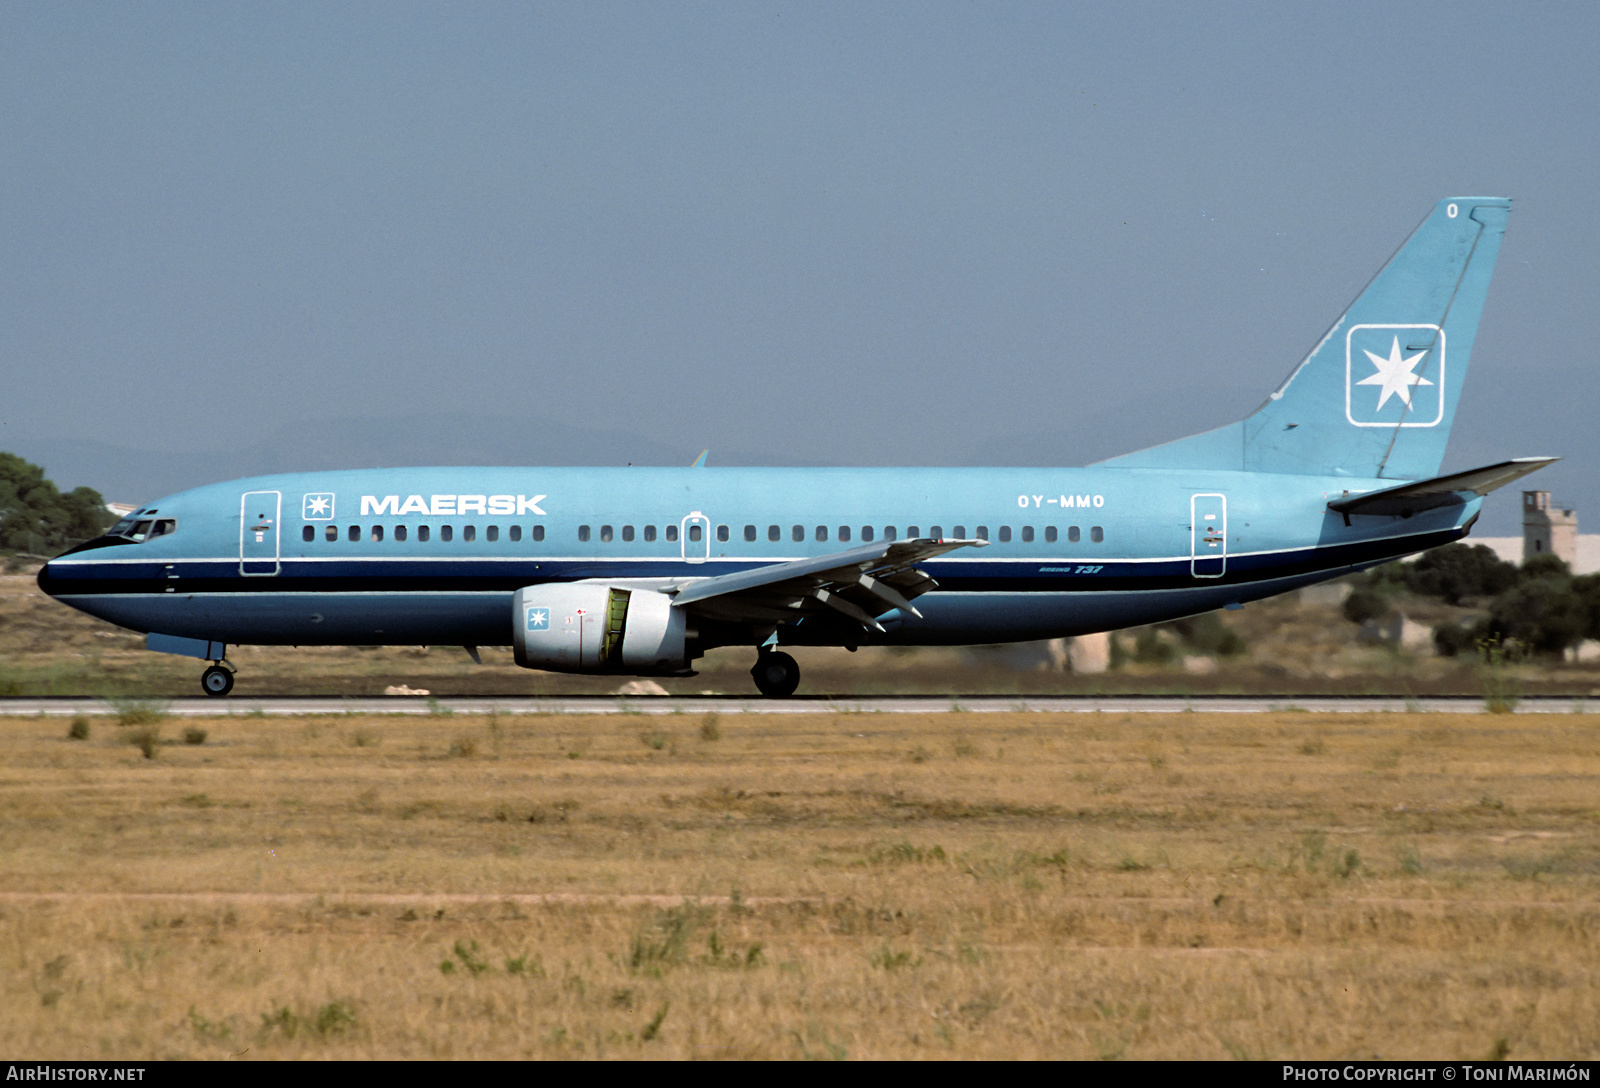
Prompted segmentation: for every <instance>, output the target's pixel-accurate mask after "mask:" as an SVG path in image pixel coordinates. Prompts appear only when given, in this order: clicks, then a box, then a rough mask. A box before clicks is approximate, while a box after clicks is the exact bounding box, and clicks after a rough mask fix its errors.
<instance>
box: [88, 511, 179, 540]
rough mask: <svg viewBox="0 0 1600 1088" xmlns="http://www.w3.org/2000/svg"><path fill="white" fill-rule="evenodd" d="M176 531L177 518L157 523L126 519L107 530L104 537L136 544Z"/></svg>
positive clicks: (139, 519) (142, 519)
mask: <svg viewBox="0 0 1600 1088" xmlns="http://www.w3.org/2000/svg"><path fill="white" fill-rule="evenodd" d="M177 529H178V519H177V518H162V519H161V520H159V521H157V520H155V519H153V518H138V517H126V518H123V519H122V520H121V521H119V522H117V523H116V524H115V525H113V526H112V527H111V528H109V529H107V530H106V536H119V537H122V538H123V539H124V540H131V541H133V542H134V543H136V544H137V543H139V542H140V541H144V540H154V539H155V538H156V537H158V536H166V535H167V534H169V533H173V532H176V531H177Z"/></svg>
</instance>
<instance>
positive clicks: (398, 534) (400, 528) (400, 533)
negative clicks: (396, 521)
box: [394, 525, 406, 540]
mask: <svg viewBox="0 0 1600 1088" xmlns="http://www.w3.org/2000/svg"><path fill="white" fill-rule="evenodd" d="M394 538H395V539H396V540H404V539H405V538H406V527H405V526H404V525H396V526H395V527H394Z"/></svg>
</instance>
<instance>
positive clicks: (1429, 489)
mask: <svg viewBox="0 0 1600 1088" xmlns="http://www.w3.org/2000/svg"><path fill="white" fill-rule="evenodd" d="M1559 460H1561V458H1559V457H1516V458H1513V459H1512V460H1510V461H1501V462H1500V463H1499V464H1494V465H1485V466H1484V467H1483V468H1475V469H1471V470H1469V471H1467V472H1456V473H1452V474H1451V475H1449V476H1435V477H1434V478H1433V479H1431V480H1421V481H1419V482H1417V483H1414V484H1401V485H1400V486H1399V487H1388V488H1384V489H1383V490H1382V491H1369V492H1367V493H1366V494H1365V495H1352V496H1351V497H1349V498H1341V499H1334V500H1333V501H1332V502H1330V503H1328V509H1330V510H1332V511H1334V512H1335V513H1339V514H1343V515H1344V516H1345V517H1347V518H1348V517H1349V516H1350V515H1351V514H1366V515H1378V516H1383V515H1388V516H1391V517H1395V516H1398V517H1410V516H1411V515H1412V514H1415V513H1418V512H1420V511H1423V510H1432V509H1433V508H1434V507H1437V506H1451V505H1454V504H1456V503H1464V502H1470V501H1472V500H1473V499H1474V498H1478V497H1480V496H1483V495H1487V494H1488V493H1489V492H1491V491H1495V490H1497V489H1499V488H1502V487H1504V486H1506V484H1509V483H1514V482H1515V481H1517V480H1520V479H1522V478H1523V477H1524V476H1526V475H1528V473H1530V472H1537V471H1538V470H1539V469H1541V468H1544V467H1545V466H1546V465H1550V464H1554V463H1555V462H1557V461H1559Z"/></svg>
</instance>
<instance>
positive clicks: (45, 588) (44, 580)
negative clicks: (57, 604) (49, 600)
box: [34, 563, 55, 597]
mask: <svg viewBox="0 0 1600 1088" xmlns="http://www.w3.org/2000/svg"><path fill="white" fill-rule="evenodd" d="M34 581H36V582H38V583H39V589H40V591H41V592H42V593H44V595H45V596H46V597H54V596H55V594H54V593H53V592H52V591H51V589H50V564H49V563H46V564H45V565H44V566H42V567H40V568H39V573H38V574H37V575H36V576H35V577H34Z"/></svg>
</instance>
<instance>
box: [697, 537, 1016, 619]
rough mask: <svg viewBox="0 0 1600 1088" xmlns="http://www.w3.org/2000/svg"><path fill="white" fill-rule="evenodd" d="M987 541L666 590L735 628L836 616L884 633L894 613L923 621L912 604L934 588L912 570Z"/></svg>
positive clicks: (843, 558) (915, 544)
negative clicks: (889, 614) (883, 617)
mask: <svg viewBox="0 0 1600 1088" xmlns="http://www.w3.org/2000/svg"><path fill="white" fill-rule="evenodd" d="M988 543H989V542H988V541H987V540H931V539H927V538H918V539H915V540H884V541H879V542H877V543H873V544H862V545H861V546H860V547H856V548H850V549H848V550H847V551H842V552H834V553H833V554H832V555H819V556H817V557H816V558H813V559H796V560H793V561H791V562H788V563H773V564H771V565H769V566H765V567H756V568H755V569H753V570H743V571H739V572H737V573H735V574H723V575H718V576H717V577H714V578H697V579H694V580H692V581H685V582H681V583H679V584H678V585H677V586H669V587H668V588H667V589H666V592H667V593H669V594H671V595H672V597H673V603H674V604H676V605H680V606H683V607H686V608H688V609H689V610H690V611H691V612H694V613H696V614H697V615H702V616H706V617H708V618H710V619H717V620H725V621H729V622H734V623H784V622H793V621H795V620H797V619H800V618H801V617H802V616H807V615H827V614H829V613H836V614H838V615H842V616H846V617H848V618H849V619H851V620H854V621H855V622H856V623H859V624H860V625H861V626H863V627H866V628H869V629H871V630H874V631H882V630H883V627H882V625H881V624H879V623H878V617H879V616H881V615H883V614H884V613H885V612H888V611H890V610H891V609H895V608H898V609H900V610H901V611H902V612H906V613H909V614H910V615H913V616H917V617H919V618H920V617H921V615H922V613H920V612H918V611H917V610H916V608H915V606H913V605H912V603H911V601H912V599H913V598H915V597H918V596H920V595H921V594H923V593H926V592H927V591H928V590H930V589H933V588H935V586H937V585H938V583H937V582H935V581H934V580H933V579H932V578H930V577H929V576H928V575H926V574H924V573H923V572H922V571H920V570H918V569H917V566H916V565H917V564H918V563H921V562H924V561H925V560H928V559H932V558H933V557H935V556H938V555H943V554H944V553H945V552H949V551H954V550H955V549H957V548H967V547H972V548H981V547H983V546H985V545H986V544H988Z"/></svg>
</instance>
